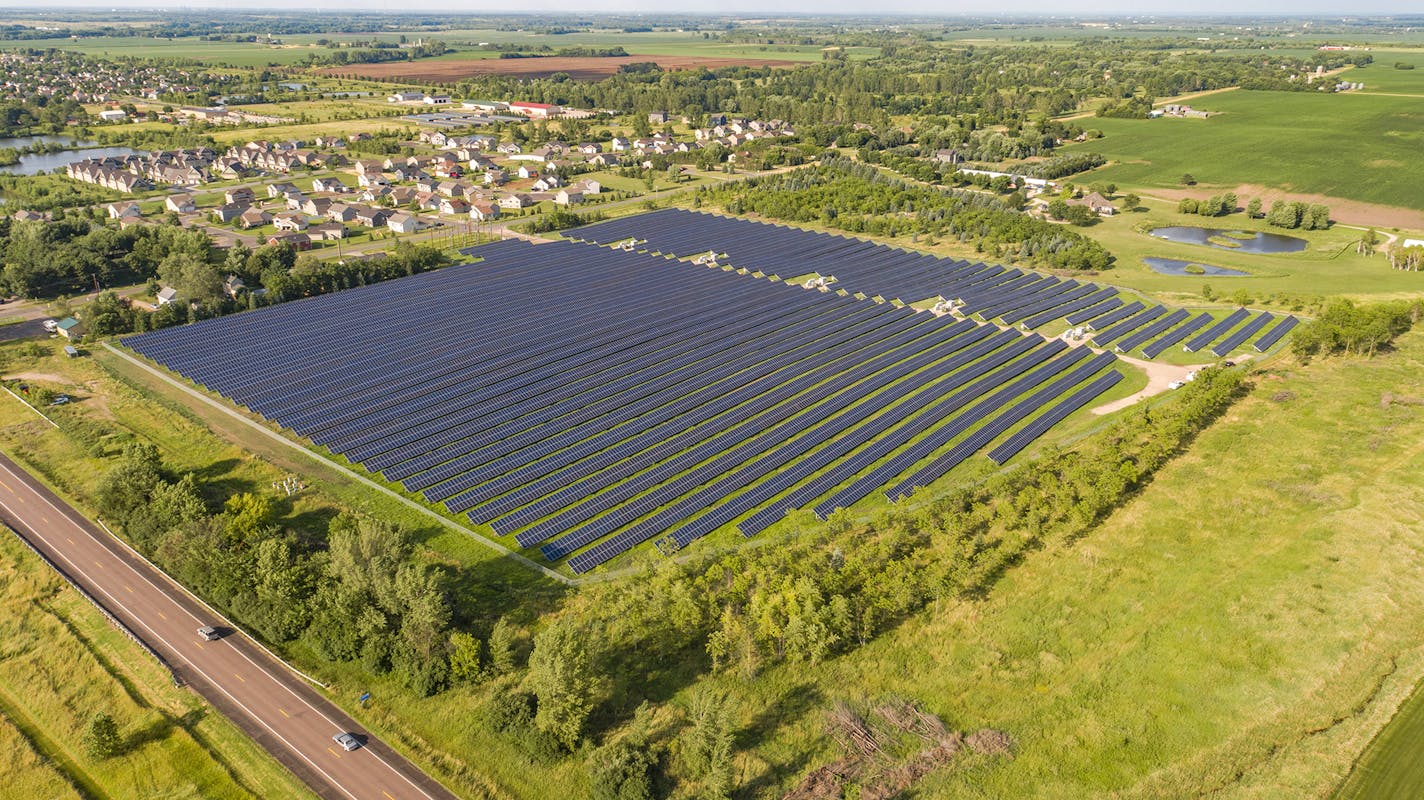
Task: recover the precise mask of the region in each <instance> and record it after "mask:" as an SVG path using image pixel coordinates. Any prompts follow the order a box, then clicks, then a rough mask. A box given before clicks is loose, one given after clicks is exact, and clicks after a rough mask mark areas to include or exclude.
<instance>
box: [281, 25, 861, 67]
mask: <svg viewBox="0 0 1424 800" xmlns="http://www.w3.org/2000/svg"><path fill="white" fill-rule="evenodd" d="M406 37H407V39H409V37H410V34H406ZM432 38H439V39H440V40H442V41H444V42H445V43H446V44H447V45H449V46H450V47H451V48H453V49H455V50H456V51H457V52H455V53H449V54H446V55H445V56H441V58H481V57H485V58H497V57H498V56H499V53H498V52H497V51H493V50H484V49H479V48H478V45H479V43H480V42H489V43H491V44H504V45H519V46H527V47H536V46H539V45H548V46H550V47H553V48H556V49H557V48H560V47H615V46H616V47H622V48H623V49H624V50H626V51H627V52H629V53H630V54H633V55H690V56H699V57H704V58H775V59H780V60H787V61H819V60H821V48H820V47H816V46H813V45H797V44H784V43H777V44H760V43H740V42H721V41H717V40H716V39H704V38H703V36H702V34H701V33H700V32H697V31H638V32H634V33H625V32H623V31H621V30H594V31H583V32H575V33H563V34H559V35H558V36H550V35H548V34H542V33H537V32H533V31H521V30H496V29H493V28H488V29H477V28H452V29H451V30H448V31H440V32H439V33H437V34H432ZM282 39H283V41H284V42H285V43H287V44H304V45H313V46H314V45H315V44H316V41H317V40H318V39H330V40H334V41H345V40H360V41H383V42H390V43H396V42H398V41H399V40H400V34H379V33H376V34H372V33H347V34H342V33H330V34H298V35H292V36H284V37H282ZM879 52H880V48H878V47H865V46H853V47H847V48H846V54H847V57H849V58H851V59H863V58H870V57H872V56H874V55H877V54H878V53H879ZM644 60H646V59H644Z"/></svg>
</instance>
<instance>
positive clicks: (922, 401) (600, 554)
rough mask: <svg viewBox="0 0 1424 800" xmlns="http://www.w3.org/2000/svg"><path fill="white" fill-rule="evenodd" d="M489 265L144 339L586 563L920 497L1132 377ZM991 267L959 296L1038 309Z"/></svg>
mask: <svg viewBox="0 0 1424 800" xmlns="http://www.w3.org/2000/svg"><path fill="white" fill-rule="evenodd" d="M479 254H480V255H481V256H483V257H484V261H483V262H481V263H480V264H477V265H471V266H463V267H454V268H450V269H446V270H441V271H439V272H435V273H428V274H424V275H418V276H414V277H411V278H405V279H401V280H398V281H391V282H388V283H383V284H378V285H374V286H369V287H363V288H359V289H353V290H348V291H346V292H341V293H337V294H332V295H325V296H322V297H317V298H311V299H308V300H302V301H297V302H292V303H287V304H283V305H278V306H274V307H270V308H267V309H262V310H259V311H255V312H251V313H245V314H240V315H235V316H230V317H224V318H220V319H215V320H209V321H205V322H202V323H198V324H195V325H191V326H186V327H182V328H173V329H168V330H164V331H158V332H154V333H150V334H144V335H141V336H136V337H132V338H129V339H127V340H126V344H128V345H129V346H130V347H132V348H133V349H134V350H135V351H137V352H139V353H141V354H143V355H145V356H148V357H150V358H153V359H154V360H156V361H159V362H161V363H164V364H165V365H167V366H168V367H170V368H171V369H173V370H175V371H177V372H180V373H182V374H184V375H186V376H188V377H190V378H192V379H193V380H195V381H196V382H198V383H200V384H203V385H205V386H207V387H208V388H210V389H213V390H214V391H217V392H219V393H221V394H223V395H225V396H227V397H230V398H233V399H234V400H235V401H237V402H239V403H242V404H243V405H246V406H248V407H249V408H252V409H253V410H255V411H258V412H260V413H262V414H264V415H266V416H267V417H269V418H270V419H273V420H275V421H277V422H278V423H280V424H282V425H284V426H287V427H290V428H292V429H293V430H295V431H297V432H299V433H302V434H303V435H306V436H309V437H311V438H312V439H313V441H315V442H317V443H320V444H324V445H326V446H327V447H329V448H330V449H331V450H332V451H333V452H336V453H339V454H342V455H345V456H347V457H348V458H351V459H352V460H353V461H356V462H357V463H362V464H364V465H366V466H368V467H369V468H371V469H373V470H379V471H383V472H384V474H385V475H386V476H387V477H389V478H392V479H394V480H400V481H402V483H403V484H404V485H405V486H406V487H407V488H409V489H412V490H418V491H422V492H423V493H424V494H425V496H426V497H427V498H429V499H431V500H435V501H440V502H443V503H445V505H446V507H447V508H449V509H450V510H451V511H455V512H460V511H464V512H467V513H468V514H469V516H470V518H471V519H472V520H474V521H476V522H488V523H491V524H492V525H493V527H494V528H495V530H496V531H498V532H500V533H502V534H508V533H514V534H517V536H516V538H517V540H518V541H519V542H520V544H521V545H524V546H533V545H535V544H540V543H543V550H544V553H545V554H546V555H547V556H548V557H549V558H551V559H560V558H564V557H568V556H572V558H571V560H570V564H571V565H572V566H573V568H574V569H576V570H579V571H584V570H587V569H591V568H593V567H595V566H597V565H598V564H601V563H603V562H604V561H606V560H607V559H608V558H612V557H614V556H616V555H617V554H619V553H621V552H623V551H624V550H626V549H627V548H629V547H632V546H634V545H636V544H637V543H639V542H642V541H645V540H646V539H648V538H651V537H654V536H658V535H661V534H664V533H666V532H674V533H676V534H677V536H678V538H679V539H680V540H686V541H691V539H693V538H696V537H697V536H700V535H705V533H706V532H707V531H709V530H713V529H715V528H716V527H719V526H720V525H723V524H726V523H727V522H732V521H735V520H736V519H737V518H738V517H742V516H746V515H747V514H751V513H752V512H756V511H758V510H761V509H771V508H773V507H774V508H776V512H774V518H773V517H772V516H768V515H767V514H765V513H763V515H762V517H760V518H759V519H762V520H768V521H775V518H779V517H780V516H781V515H783V514H784V513H785V512H786V511H787V510H789V509H790V508H793V507H800V506H801V505H803V504H812V503H813V502H814V501H817V500H821V499H822V498H823V497H824V501H823V502H821V503H820V504H818V505H816V508H817V509H818V511H821V512H822V513H829V510H830V509H832V508H834V507H836V506H838V505H850V504H851V503H854V502H856V501H857V500H859V499H861V498H863V497H864V496H866V495H867V494H869V493H870V492H873V491H875V490H876V489H877V488H881V487H883V486H884V485H886V484H888V483H890V482H891V481H892V480H894V479H897V478H901V477H902V475H904V474H905V473H907V472H908V473H909V474H908V475H906V476H905V477H904V478H903V480H901V481H900V483H899V484H897V486H896V487H895V488H896V489H898V490H899V493H903V491H905V490H907V489H908V488H909V487H910V486H913V485H920V484H922V483H927V482H929V481H932V480H933V479H934V478H935V477H936V476H937V475H938V474H942V473H943V471H947V470H948V469H949V468H951V467H952V466H953V465H954V463H958V461H956V460H955V459H958V460H962V458H963V457H967V456H968V455H969V454H972V452H976V451H977V450H978V449H980V448H981V447H982V446H983V445H985V444H988V443H989V442H990V441H991V440H992V439H993V438H995V437H996V436H998V435H999V434H1001V433H1005V432H1007V431H1008V429H1009V428H1011V427H1013V426H1014V425H1016V424H1018V423H1020V422H1022V421H1024V420H1026V419H1028V418H1029V417H1031V416H1033V415H1034V414H1036V413H1037V412H1039V411H1042V410H1043V409H1045V408H1047V412H1046V413H1047V414H1053V413H1055V412H1056V411H1058V408H1057V407H1054V408H1049V406H1050V405H1051V404H1053V403H1055V401H1058V399H1059V397H1060V395H1062V394H1064V393H1065V392H1067V391H1069V390H1071V389H1073V388H1074V387H1075V386H1077V387H1079V388H1078V390H1077V394H1082V393H1083V392H1085V391H1087V390H1088V389H1095V390H1094V391H1092V392H1091V395H1090V396H1089V397H1088V398H1087V399H1084V400H1082V401H1081V402H1082V403H1086V402H1089V401H1090V400H1091V397H1095V396H1097V395H1098V394H1100V393H1101V392H1102V391H1105V390H1106V389H1107V388H1108V387H1109V386H1110V385H1111V383H1114V382H1116V378H1112V379H1111V380H1110V381H1105V380H1103V378H1106V377H1108V376H1112V375H1116V373H1115V372H1109V373H1107V374H1106V375H1104V376H1103V377H1100V378H1098V379H1096V380H1090V379H1091V378H1092V377H1093V375H1095V374H1098V373H1101V372H1102V370H1103V369H1104V368H1106V367H1107V365H1108V364H1109V363H1111V360H1112V357H1111V356H1100V357H1097V358H1092V359H1088V358H1087V356H1088V354H1087V352H1086V351H1084V350H1082V349H1080V348H1077V349H1067V348H1066V345H1064V344H1062V343H1060V342H1053V343H1046V342H1044V341H1043V340H1042V339H1041V338H1039V337H1037V336H1023V335H1020V334H1018V333H1014V332H1012V331H1000V330H997V329H995V328H993V327H992V326H985V325H976V324H974V323H972V322H970V321H966V320H956V319H954V318H951V317H936V316H934V315H930V314H924V313H916V312H913V311H911V310H909V309H907V308H898V307H895V306H892V305H888V304H879V303H871V302H866V301H861V300H855V299H853V298H850V297H843V296H838V295H836V294H823V293H819V292H808V291H804V290H802V289H799V288H795V287H791V286H788V285H786V284H784V283H780V282H772V281H762V280H752V279H747V278H744V277H741V276H737V275H734V274H731V273H727V272H723V271H719V270H706V269H701V268H698V267H693V266H690V265H686V264H679V263H675V262H669V261H668V260H666V259H662V258H657V257H654V256H650V255H647V254H640V253H628V252H622V251H617V250H609V249H606V248H594V247H588V246H582V245H576V244H571V243H559V244H549V245H539V246H534V245H529V244H526V243H519V242H507V243H498V244H493V245H486V246H482V247H481V248H480V250H479ZM978 272H981V273H983V272H986V271H985V270H979V271H978ZM976 274H977V273H969V272H966V273H965V276H964V283H963V285H966V286H969V285H973V281H976V280H978V281H979V282H984V281H994V282H995V285H996V286H997V287H998V288H997V290H996V291H993V292H989V291H985V292H983V293H981V294H979V295H978V296H980V297H983V298H985V299H986V300H987V301H989V302H991V303H992V304H996V305H995V307H1000V308H1007V307H1008V306H1010V305H1015V307H1016V308H1024V307H1026V306H1037V305H1038V304H1040V303H1042V302H1044V301H1043V299H1042V298H1039V297H1038V295H1039V294H1041V293H1042V291H1043V289H1044V288H1045V287H1043V286H1041V285H1040V284H1041V283H1042V282H1041V281H1038V280H1032V279H1027V280H1026V279H1025V278H1031V277H1032V276H1022V275H1014V276H1007V277H1004V278H1000V276H1002V275H1004V271H995V272H992V273H990V274H983V275H978V277H977V278H976V277H974V276H975V275H976ZM995 279H999V280H995ZM1008 281H1014V282H1015V283H1013V284H1012V285H1008V286H1000V284H1004V283H1006V282H1008ZM1064 283H1069V282H1064ZM1076 288H1078V287H1077V286H1076V285H1073V286H1071V287H1069V290H1070V291H1071V290H1073V289H1076ZM1019 290H1021V291H1023V292H1024V294H1023V295H1022V296H1019V295H1016V291H1019ZM1094 291H1097V290H1096V287H1091V288H1090V289H1089V293H1093V292H1094ZM991 295H992V296H991ZM1083 296H1085V295H1083V294H1082V293H1081V292H1080V293H1079V294H1078V297H1080V298H1081V297H1083ZM1026 298H1027V299H1026ZM1065 351H1066V352H1065ZM234 353H241V354H243V357H242V358H234V357H232V355H233V354H234ZM1085 359H1087V360H1086V361H1085ZM1080 362H1082V363H1080ZM1075 396H1076V395H1075ZM1010 404H1012V405H1010ZM1060 405H1061V404H1060ZM1006 408H1007V410H1005V409H1006ZM1006 415H1007V416H1006ZM1029 424H1030V426H1035V422H1030V423H1029ZM986 425H987V427H986ZM1036 428H1041V430H1040V431H1039V434H1041V433H1042V432H1043V431H1046V430H1047V429H1048V428H1047V427H1044V426H1041V425H1038V426H1036ZM1028 429H1029V428H1025V430H1028ZM986 431H992V433H986ZM1016 435H1017V436H1019V438H1020V439H1022V438H1024V436H1023V434H1016ZM1036 435H1038V434H1036ZM927 437H930V438H932V440H933V441H935V442H939V443H940V444H938V445H936V446H934V447H930V446H928V445H926V444H924V442H925V441H927V440H929V439H927ZM961 437H968V438H963V439H962V440H961ZM973 437H978V438H973ZM971 438H973V441H974V443H973V444H967V443H966V442H969V441H970V439H971ZM979 439H982V440H983V441H982V442H981V441H979ZM956 440H961V441H960V443H959V444H958V445H956V449H955V450H952V451H951V454H947V455H946V456H941V457H939V458H937V459H934V460H932V461H929V462H928V463H926V464H924V465H923V466H922V467H921V468H920V469H918V470H915V471H913V472H911V471H910V470H911V468H913V467H915V466H916V465H917V464H919V462H921V461H924V460H925V459H927V458H929V457H930V456H932V455H934V453H935V452H936V451H937V450H938V449H940V447H941V446H942V445H950V444H951V443H953V442H955V441H956ZM1027 443H1028V442H1027V441H1024V442H1023V445H1026V444H1027ZM910 452H913V456H910V455H906V453H910ZM886 459H889V460H888V461H887V460H886ZM882 462H883V463H882ZM887 465H891V466H887ZM867 469H869V470H871V472H870V473H869V474H868V475H862V473H864V472H865V471H866V470H867ZM870 475H873V476H875V477H873V478H872V477H870ZM827 476H830V477H827ZM843 485H844V486H843ZM808 487H810V488H808ZM813 492H814V493H813ZM778 498H779V499H778ZM788 498H794V502H793V504H791V505H788V504H787V502H786V501H787V499H788ZM773 501H775V502H773ZM827 504H830V505H827ZM729 514H730V515H731V516H728V515H729ZM713 520H724V521H722V522H717V523H716V524H715V525H713V527H711V528H708V527H707V526H708V525H709V524H712V521H713ZM762 527H764V525H763V526H762ZM745 530H746V531H747V532H748V533H750V532H752V531H751V529H750V527H747V528H745Z"/></svg>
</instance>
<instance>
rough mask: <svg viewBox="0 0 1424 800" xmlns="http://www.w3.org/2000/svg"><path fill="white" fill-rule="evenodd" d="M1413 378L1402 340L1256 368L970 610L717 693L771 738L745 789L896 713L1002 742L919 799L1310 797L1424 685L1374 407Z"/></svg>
mask: <svg viewBox="0 0 1424 800" xmlns="http://www.w3.org/2000/svg"><path fill="white" fill-rule="evenodd" d="M1421 374H1424V335H1421V334H1417V333H1416V334H1411V335H1410V336H1408V337H1407V338H1406V339H1404V340H1402V347H1401V350H1400V352H1398V353H1394V354H1390V355H1388V356H1386V357H1383V358H1380V359H1377V360H1375V361H1370V362H1365V361H1343V360H1342V361H1333V362H1328V363H1318V364H1315V365H1312V366H1311V367H1309V368H1308V369H1305V370H1301V369H1298V368H1294V367H1288V366H1286V365H1281V366H1279V367H1276V368H1274V369H1270V370H1267V371H1266V372H1265V373H1264V374H1262V375H1260V376H1259V377H1258V378H1257V388H1256V389H1255V391H1254V392H1253V393H1252V395H1251V396H1250V397H1249V398H1248V399H1246V400H1244V401H1243V402H1242V403H1241V404H1240V405H1239V406H1238V407H1237V408H1235V409H1233V411H1232V412H1231V413H1230V414H1229V415H1228V416H1227V417H1226V418H1225V419H1223V420H1222V421H1220V422H1218V423H1217V424H1216V425H1214V426H1213V427H1212V428H1210V429H1208V431H1207V432H1206V433H1205V434H1203V435H1202V436H1201V437H1200V439H1199V440H1198V441H1197V443H1196V444H1195V445H1194V447H1193V449H1192V451H1191V452H1189V453H1187V454H1186V455H1184V456H1182V457H1181V458H1180V459H1179V460H1178V461H1177V462H1175V463H1173V464H1172V465H1170V466H1169V467H1167V468H1166V469H1165V470H1163V471H1162V472H1161V473H1159V474H1158V475H1157V476H1156V478H1155V479H1154V481H1153V482H1152V484H1151V485H1150V486H1149V487H1148V488H1146V489H1145V490H1143V492H1142V493H1141V495H1139V496H1138V497H1137V498H1135V499H1134V500H1133V501H1132V502H1131V503H1130V504H1129V505H1128V506H1126V507H1125V508H1123V509H1122V510H1121V511H1119V512H1118V513H1116V514H1115V515H1114V516H1113V517H1111V518H1110V519H1109V520H1108V521H1107V522H1106V523H1105V524H1103V525H1102V526H1101V527H1100V528H1099V529H1097V530H1095V531H1093V532H1092V533H1090V534H1089V535H1087V536H1086V537H1085V538H1084V539H1082V540H1081V541H1078V542H1075V543H1065V542H1056V543H1052V544H1050V545H1049V546H1047V547H1046V548H1045V550H1044V551H1043V552H1039V553H1035V554H1033V555H1031V556H1029V557H1028V558H1027V560H1026V561H1025V563H1023V564H1021V565H1019V566H1017V567H1016V568H1015V569H1014V570H1012V571H1011V572H1009V573H1008V575H1007V577H1006V578H1005V579H1004V580H1003V581H1001V582H1000V583H999V584H998V585H997V586H996V587H995V588H994V589H993V591H992V592H991V593H990V595H989V597H988V598H987V599H985V600H983V601H979V602H952V601H948V600H946V601H945V602H943V603H941V604H940V605H939V608H938V610H937V611H936V612H933V613H926V614H924V615H922V616H921V617H919V618H917V619H916V620H914V621H912V622H910V623H907V624H905V625H903V626H901V627H900V628H899V629H898V630H897V631H895V632H894V633H892V634H890V635H888V636H886V637H883V638H882V639H881V640H878V641H876V642H874V643H872V644H870V645H868V646H867V647H866V648H864V649H863V650H862V651H860V652H858V653H856V654H853V655H851V656H848V657H845V658H840V659H836V660H834V661H833V662H831V663H828V664H825V665H823V666H822V667H820V668H818V669H816V670H806V669H804V668H797V667H794V666H793V667H788V668H784V669H778V670H776V671H774V672H768V673H764V674H763V675H761V676H759V678H758V679H757V681H756V682H755V683H750V682H743V681H740V680H737V679H731V678H727V679H718V680H717V681H716V683H717V684H718V685H719V688H723V689H725V690H727V691H729V692H731V693H732V694H733V695H734V696H737V697H738V698H739V700H740V703H741V708H742V711H743V720H744V722H746V724H747V725H748V727H749V728H752V727H754V721H755V720H761V719H765V718H766V717H767V716H768V715H770V716H772V717H774V718H775V719H777V720H778V722H780V723H781V724H780V727H779V728H778V729H776V730H774V731H773V732H771V733H769V734H765V735H764V736H762V737H758V738H756V739H755V740H754V746H753V748H752V751H751V752H750V753H748V754H747V755H746V756H745V757H744V758H743V760H742V762H741V764H740V766H739V769H740V774H741V775H742V776H743V777H742V780H743V781H744V782H759V781H760V782H761V783H760V785H767V784H770V785H777V784H778V783H780V785H781V786H782V787H784V786H785V783H784V782H785V781H787V780H790V779H793V778H795V777H798V776H800V775H801V774H804V773H805V772H806V771H807V770H809V769H810V768H811V767H813V766H815V765H817V764H819V763H823V762H824V761H825V760H829V758H830V757H831V755H832V754H831V752H830V750H829V748H827V747H825V746H824V745H822V746H817V745H816V744H813V743H815V742H818V741H821V740H820V738H819V737H820V733H821V731H822V725H823V717H822V715H821V713H819V709H821V708H824V707H826V706H829V705H830V703H831V702H833V701H834V700H836V699H839V698H845V697H847V696H849V697H850V698H852V699H859V698H870V699H874V698H879V697H883V696H885V695H888V694H901V695H909V696H912V697H915V698H918V699H921V700H923V701H925V702H926V704H927V706H928V707H929V708H930V710H932V711H934V712H935V713H937V714H939V715H940V716H941V717H943V718H945V719H946V720H950V721H951V724H952V725H954V726H955V727H959V728H963V729H972V728H975V727H979V726H992V727H1000V728H1003V729H1005V730H1007V731H1008V732H1009V733H1010V734H1011V735H1012V736H1013V737H1014V738H1015V740H1016V742H1017V746H1016V750H1015V756H1014V758H1013V759H1012V760H1001V761H995V762H984V763H971V764H967V765H966V766H965V768H963V769H959V770H949V771H944V772H941V773H938V774H936V775H935V776H933V777H932V778H930V779H928V780H927V781H926V782H925V783H924V784H922V785H921V786H920V787H918V790H917V794H916V796H923V797H935V798H956V797H966V798H968V797H976V798H982V797H1021V798H1029V797H1042V798H1080V797H1081V798H1087V797H1104V796H1114V797H1128V798H1134V797H1143V798H1147V797H1161V798H1166V797H1184V796H1200V795H1204V794H1214V795H1217V796H1223V797H1260V798H1267V797H1293V798H1303V797H1327V796H1329V795H1330V794H1331V793H1332V791H1333V790H1334V788H1335V786H1336V785H1337V784H1338V783H1339V782H1340V781H1341V780H1342V779H1343V778H1344V776H1345V775H1346V773H1347V772H1348V771H1349V770H1350V768H1351V764H1352V763H1353V761H1354V759H1355V757H1356V755H1357V754H1358V753H1359V752H1360V751H1361V750H1363V748H1364V747H1365V745H1366V743H1367V742H1368V741H1369V740H1370V738H1371V737H1372V736H1373V735H1374V733H1375V731H1376V730H1378V729H1379V728H1380V727H1381V726H1382V725H1383V724H1384V723H1385V721H1386V720H1387V719H1388V718H1389V716H1390V715H1391V713H1392V712H1393V709H1394V708H1395V707H1396V706H1397V705H1398V704H1399V703H1400V702H1401V701H1402V700H1403V699H1404V698H1405V697H1406V696H1407V695H1408V694H1409V692H1410V690H1411V689H1412V687H1413V686H1414V684H1415V683H1416V682H1417V681H1418V680H1419V678H1420V677H1421V676H1424V622H1421V620H1424V578H1421V577H1420V576H1421V575H1424V570H1422V569H1421V567H1424V526H1421V524H1420V523H1421V520H1424V493H1421V492H1420V490H1419V488H1418V484H1417V481H1416V480H1415V476H1416V475H1417V474H1418V471H1419V469H1420V468H1421V467H1424V447H1421V445H1420V442H1421V441H1424V409H1421V408H1420V407H1418V406H1407V405H1400V404H1394V405H1391V406H1390V407H1387V408H1386V407H1382V406H1381V404H1380V395H1381V393H1382V392H1385V391H1389V392H1394V393H1396V394H1410V395H1411V396H1416V397H1417V396H1419V395H1420V394H1424V385H1422V384H1421V380H1420V377H1419V376H1420V375H1421ZM709 682H710V681H709ZM756 730H759V731H760V730H762V729H761V728H756ZM1401 741H1404V740H1403V739H1401ZM1416 743H1417V740H1416ZM1410 755H1411V756H1412V757H1413V760H1414V762H1415V763H1417V762H1418V760H1419V759H1418V757H1417V755H1415V754H1413V753H1411V754H1410ZM1412 789H1413V790H1412V791H1409V792H1406V793H1399V794H1381V793H1378V792H1376V793H1373V794H1365V795H1361V796H1371V797H1386V796H1392V797H1405V796H1417V795H1418V793H1419V787H1417V786H1414V787H1412Z"/></svg>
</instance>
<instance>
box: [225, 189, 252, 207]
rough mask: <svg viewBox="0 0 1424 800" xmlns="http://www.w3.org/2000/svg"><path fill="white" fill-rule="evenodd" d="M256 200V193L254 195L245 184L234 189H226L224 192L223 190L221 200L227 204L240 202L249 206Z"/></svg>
mask: <svg viewBox="0 0 1424 800" xmlns="http://www.w3.org/2000/svg"><path fill="white" fill-rule="evenodd" d="M256 200H257V195H254V194H253V193H252V190H251V189H249V188H247V187H246V186H239V187H237V188H236V189H228V190H227V191H226V192H223V202H224V203H227V204H228V205H232V204H233V203H242V204H245V205H249V206H250V205H252V203H253V202H255V201H256Z"/></svg>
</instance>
